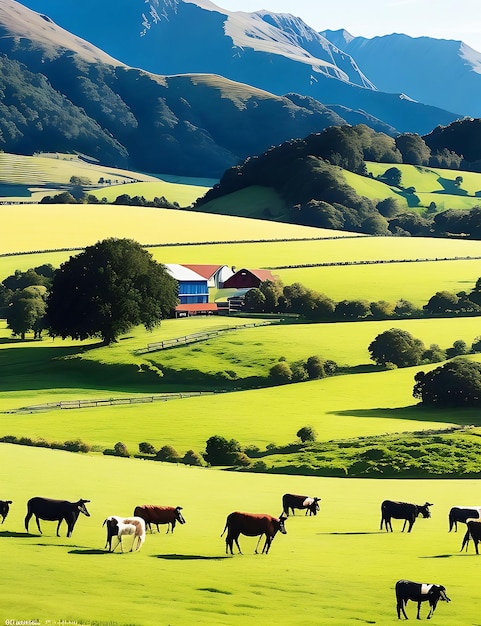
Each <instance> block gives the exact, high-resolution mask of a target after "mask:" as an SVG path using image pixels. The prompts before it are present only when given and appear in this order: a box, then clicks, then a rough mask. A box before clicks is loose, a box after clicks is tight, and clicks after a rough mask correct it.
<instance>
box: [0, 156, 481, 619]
mask: <svg viewBox="0 0 481 626" xmlns="http://www.w3.org/2000/svg"><path fill="white" fill-rule="evenodd" d="M52 160H53V161H55V160H54V159H52ZM468 184H469V185H475V183H473V182H471V181H468V180H467V179H466V185H468ZM463 185H464V183H463ZM124 187H125V188H127V187H128V185H125V186H124ZM473 188H474V187H473ZM469 189H471V187H469ZM258 191H259V190H258ZM264 191H265V190H264ZM264 191H263V192H262V193H260V191H259V195H258V205H257V208H261V209H262V210H264V209H266V210H269V211H270V212H271V215H272V212H273V211H276V210H281V209H279V207H277V208H276V206H277V205H275V201H276V198H275V197H273V196H272V195H269V194H268V193H267V192H266V193H264ZM163 195H164V194H163ZM252 198H253V196H251V195H249V194H247V195H246V196H245V198H244V200H245V201H246V204H245V206H244V207H243V211H245V212H246V214H247V213H248V211H249V210H250V207H251V205H249V204H248V201H249V200H251V199H252ZM0 210H1V212H2V231H1V233H0V251H1V252H12V253H15V252H19V251H35V250H40V249H42V250H44V249H56V248H64V247H83V246H85V245H88V244H91V243H94V242H96V241H97V240H99V239H102V238H104V237H106V236H118V237H122V236H128V237H132V238H134V239H137V240H138V241H140V242H141V243H143V244H148V243H151V244H154V243H155V244H158V243H184V244H187V243H196V242H197V243H198V244H200V243H205V242H212V243H210V244H209V245H182V246H169V247H153V248H151V251H152V253H153V255H154V257H155V258H156V259H157V260H159V261H161V262H166V263H170V262H172V263H219V264H227V265H236V266H237V267H238V268H239V267H273V268H279V267H280V266H289V265H307V264H316V263H341V262H345V261H372V260H395V261H400V260H404V259H418V261H417V262H413V263H400V262H396V263H379V264H372V265H334V266H330V267H312V268H308V267H303V268H295V269H294V268H293V269H276V270H274V273H275V274H278V275H279V276H281V278H282V280H283V281H284V283H285V284H291V283H292V282H295V281H299V282H302V283H303V284H305V285H306V286H308V287H311V288H313V289H316V290H318V291H320V292H323V293H326V294H327V295H328V296H330V297H332V298H333V299H335V300H341V299H344V298H349V299H352V298H356V297H362V298H367V299H369V300H380V299H384V300H388V301H395V300H397V299H399V298H401V297H402V298H406V299H408V300H411V301H412V302H414V303H415V304H418V305H422V304H425V303H426V302H427V299H428V298H429V297H430V296H431V295H433V293H434V292H435V291H437V290H441V289H447V290H449V291H460V290H466V291H470V290H471V289H472V288H473V287H474V283H475V281H476V279H477V278H478V277H479V276H480V275H481V263H480V261H479V260H475V259H468V260H450V261H440V260H438V261H419V259H424V258H429V259H440V258H445V257H475V256H481V243H480V242H476V241H470V242H467V241H466V242H463V241H447V240H434V239H433V240H431V239H429V240H428V239H415V238H362V237H361V238H339V239H335V240H334V239H325V240H324V241H283V242H279V241H277V242H276V241H273V240H275V239H282V238H298V239H301V238H303V237H315V236H321V237H332V236H334V235H338V234H339V233H335V232H332V231H318V230H317V229H313V228H305V227H301V226H292V225H287V224H282V223H277V222H263V221H262V220H252V219H246V218H244V219H242V218H235V217H224V216H220V215H213V214H203V213H193V212H188V211H167V210H161V209H141V208H134V207H107V206H104V205H100V206H88V205H82V206H74V205H72V206H68V207H66V206H65V205H61V206H55V205H53V206H52V205H47V206H44V205H42V206H40V205H29V206H24V205H13V206H2V207H1V209H0ZM234 239H236V240H248V241H251V242H252V241H254V240H257V239H266V240H271V241H263V242H262V243H237V244H226V243H221V242H222V241H231V240H234ZM69 254H71V253H70V252H62V253H61V252H55V253H48V254H40V253H34V254H28V255H13V256H8V257H2V258H0V280H2V279H3V278H4V277H6V276H7V275H9V274H11V273H13V271H15V269H23V270H25V269H28V268H29V267H33V266H36V265H39V264H42V263H46V262H51V263H52V264H53V265H55V266H58V264H59V263H60V262H61V261H63V260H65V259H67V258H68V256H69ZM478 321H479V318H461V319H452V320H442V319H435V320H434V319H433V320H405V321H392V320H391V321H388V322H382V323H381V322H362V323H343V324H301V325H285V326H284V325H283V326H276V327H274V326H272V327H262V328H257V329H249V330H246V329H242V330H241V329H239V330H232V331H229V332H228V333H226V334H224V335H221V336H219V337H218V338H217V339H215V340H209V341H208V342H204V343H199V344H194V345H192V346H191V347H190V348H179V349H176V350H170V351H165V352H153V353H148V354H145V353H140V352H138V351H139V349H142V348H144V347H145V346H146V344H147V343H152V342H154V341H159V340H163V339H167V338H172V337H178V336H182V335H185V334H189V333H193V332H199V331H201V330H207V329H212V328H216V327H219V326H225V325H232V326H236V325H238V324H243V323H244V322H245V320H242V319H240V318H235V319H234V318H228V319H226V318H214V317H211V318H190V319H184V320H166V321H164V322H163V323H162V325H161V326H160V328H158V329H156V330H155V331H154V332H153V333H147V332H145V331H144V330H143V329H140V328H135V329H132V332H130V333H128V334H127V335H126V336H124V337H122V338H121V341H119V342H118V344H115V345H113V346H111V347H108V348H107V347H99V346H98V344H96V342H95V341H94V340H92V341H86V342H75V341H69V340H67V341H60V340H58V339H57V340H55V341H53V340H51V339H48V338H45V339H44V340H43V341H40V342H38V341H36V342H34V341H30V340H29V341H26V342H20V341H13V340H12V339H11V337H10V336H9V332H8V330H7V329H6V326H5V322H2V323H1V325H0V380H1V381H2V382H1V389H2V393H1V394H0V436H5V435H15V436H17V437H21V436H25V437H31V438H34V439H35V438H44V439H46V440H47V441H49V442H53V441H59V442H64V441H66V440H69V439H77V438H80V439H82V440H83V441H85V442H87V443H88V444H90V445H92V446H93V450H94V451H93V452H91V453H90V454H87V455H82V454H74V453H67V452H61V451H56V450H49V449H43V448H34V447H25V446H18V445H15V446H14V445H7V444H0V484H1V485H2V488H1V492H0V498H1V499H9V500H13V504H12V507H11V512H10V515H9V517H8V518H7V520H6V522H5V523H4V524H3V526H1V527H0V539H1V540H2V542H1V545H2V565H3V568H4V571H5V572H6V575H5V577H4V581H3V584H2V586H1V590H0V620H3V621H5V620H17V621H21V620H34V619H35V620H37V619H38V620H40V623H42V624H47V621H48V620H50V622H51V623H53V622H56V623H66V622H67V621H71V622H75V623H76V625H77V626H79V625H80V624H85V625H87V624H88V625H94V624H95V625H96V624H98V625H99V626H107V625H110V626H114V625H117V624H118V625H119V626H127V625H135V626H151V625H152V626H154V625H157V624H171V625H172V626H185V625H187V626H191V625H194V624H206V625H209V626H210V625H219V626H231V625H232V626H233V625H236V624H241V623H242V624H245V623H246V622H248V623H259V624H265V623H268V622H269V621H273V620H276V621H279V622H282V623H283V624H287V625H297V624H299V626H300V625H302V626H305V625H311V624H312V625H313V626H314V625H315V626H318V625H319V624H322V625H323V626H324V625H329V626H331V625H332V626H349V625H351V624H352V625H353V626H354V625H355V624H359V622H361V623H376V624H393V623H395V622H397V617H396V612H395V598H394V584H395V581H396V580H398V579H400V578H410V579H413V580H417V581H419V582H434V583H439V584H443V585H445V586H446V588H447V591H448V595H449V596H450V597H451V598H452V603H450V604H449V605H445V604H444V603H440V605H439V606H438V608H437V612H436V614H435V620H436V622H438V623H441V624H445V625H446V626H451V625H452V626H455V625H456V626H458V625H459V624H466V625H468V626H469V625H472V626H479V624H480V623H481V622H480V620H479V616H478V608H477V605H476V599H477V597H478V595H479V594H478V582H477V581H478V576H477V570H478V565H479V564H478V562H477V561H478V559H477V558H476V557H475V556H474V554H473V548H472V547H471V550H470V552H469V553H468V554H465V553H463V554H461V553H460V552H459V549H460V546H461V541H462V536H463V532H462V530H461V531H460V532H458V533H457V535H456V534H454V533H452V534H448V532H447V530H448V524H447V514H448V510H449V508H450V507H451V506H453V505H475V504H479V503H477V502H476V498H477V496H476V489H477V486H478V482H479V481H476V480H452V481H441V480H406V481H404V480H366V479H334V478H319V477H306V476H301V475H297V476H296V475H269V474H259V473H256V474H250V473H248V472H243V473H237V472H232V471H222V470H219V469H212V468H209V469H207V468H193V467H186V466H184V465H173V464H164V463H159V462H154V461H149V460H140V459H133V458H131V459H121V458H115V457H111V456H104V455H102V454H101V453H100V451H101V450H103V449H105V448H112V447H113V446H114V444H115V443H116V442H118V441H122V442H124V443H125V444H126V445H127V447H128V449H129V451H130V453H131V454H136V453H137V452H138V444H139V443H140V442H142V441H148V442H150V443H152V444H153V445H154V447H155V448H156V449H158V448H160V447H161V446H163V445H166V444H169V445H172V446H174V447H175V448H176V449H177V450H178V451H179V452H180V453H181V454H183V453H184V452H185V451H187V450H188V449H193V450H195V451H196V452H202V451H203V450H204V449H205V443H206V440H207V439H208V438H209V437H211V436H212V435H220V436H223V437H226V438H228V439H230V438H235V439H236V440H238V441H239V442H240V443H241V445H243V446H246V445H249V444H253V445H257V446H259V447H260V448H261V449H262V448H265V447H266V445H268V444H269V443H275V444H277V445H285V444H288V443H290V442H293V441H295V440H296V432H297V430H298V429H299V428H300V427H302V426H305V425H307V424H310V425H312V426H314V428H315V429H316V430H317V433H318V439H319V440H320V441H321V442H322V441H329V440H337V439H346V438H355V437H361V436H368V435H374V436H375V435H382V434H384V433H403V432H410V431H420V430H426V429H434V430H437V429H443V428H446V427H451V426H457V425H471V424H474V425H476V426H479V425H481V421H480V418H479V411H477V410H475V409H472V410H464V411H460V410H443V411H440V410H427V409H424V408H422V407H420V406H418V405H417V404H416V401H415V400H414V398H413V397H412V388H413V384H414V375H415V373H416V372H417V371H419V369H424V370H426V369H428V366H424V367H422V368H421V367H417V368H406V369H398V370H393V371H379V370H378V369H377V368H375V367H374V366H372V364H370V361H369V354H368V351H367V346H368V345H369V343H370V342H371V341H372V340H373V339H374V337H375V336H376V334H378V333H379V332H382V330H384V329H386V328H391V327H396V328H406V329H407V330H409V332H411V333H412V334H413V335H414V336H415V337H419V338H421V339H422V340H423V341H424V342H425V344H426V345H428V344H430V343H439V344H440V345H441V346H442V347H444V348H446V347H448V346H449V345H451V344H452V342H453V341H454V340H456V339H464V340H465V341H466V342H467V343H468V345H469V344H470V343H471V342H472V340H473V339H474V338H475V337H476V336H477V335H479V334H481V331H480V329H479V324H478ZM313 354H319V355H320V356H322V357H324V358H330V359H333V360H335V361H336V362H338V363H339V364H340V365H343V366H349V367H351V368H352V369H351V371H352V373H350V374H346V375H340V376H334V377H330V378H326V379H323V380H319V381H311V382H306V383H298V384H291V385H285V386H281V387H271V388H264V389H261V388H259V389H252V390H249V391H239V392H233V393H218V394H215V395H205V396H200V397H193V398H182V399H173V400H169V401H165V402H162V401H156V402H150V403H146V404H130V405H124V406H102V407H89V408H83V409H71V410H61V409H53V408H51V409H49V410H42V411H31V410H30V411H20V412H19V411H17V409H19V408H20V407H26V406H31V405H36V404H41V403H45V402H59V401H61V400H68V399H81V398H90V399H92V398H93V399H101V398H103V399H107V398H120V397H123V398H127V397H129V398H139V397H145V396H153V395H156V394H159V393H163V392H166V391H180V390H183V391H186V390H192V389H195V387H196V385H195V381H196V380H197V378H196V376H197V377H198V373H197V374H196V371H195V370H197V369H201V370H202V371H204V372H205V371H208V372H211V373H216V372H218V371H225V370H227V369H229V370H238V373H239V375H242V376H249V375H261V374H262V372H265V369H266V368H268V367H269V366H270V364H272V363H273V362H275V361H276V360H277V359H278V358H279V357H281V356H283V357H285V358H286V359H287V360H289V361H291V360H296V359H306V358H307V357H309V356H311V355H313ZM470 358H476V359H478V358H479V356H478V355H476V356H473V357H470ZM155 366H158V367H160V368H162V367H163V366H168V367H171V368H172V369H173V370H182V369H183V370H184V371H185V372H187V374H186V375H185V376H184V378H183V379H182V381H181V383H180V384H177V385H176V384H175V383H174V384H172V383H171V382H168V383H167V382H165V381H164V380H163V378H162V377H160V376H159V375H158V371H157V370H156V369H155ZM429 367H434V366H429ZM189 372H192V377H191V378H189V376H190V374H189ZM473 433H474V434H473V437H474V435H476V434H477V431H476V432H474V431H473ZM285 492H293V493H305V494H310V495H317V496H319V497H321V498H322V501H321V513H320V515H319V516H317V517H314V518H312V517H304V516H303V515H297V516H295V517H294V518H292V517H291V518H289V519H288V520H287V523H286V526H287V532H288V534H287V535H286V536H279V537H276V539H275V541H274V544H273V547H272V549H271V553H270V554H269V555H268V556H267V557H266V556H262V555H254V554H253V551H254V547H255V540H254V539H253V538H245V537H243V538H242V537H241V540H240V543H241V546H242V548H243V551H244V555H242V556H237V555H236V556H234V557H230V556H226V555H225V544H224V539H222V538H221V537H220V534H221V532H222V529H223V527H224V523H225V517H226V515H227V514H228V513H229V512H231V511H233V510H245V511H251V512H267V513H271V514H274V515H278V514H279V513H280V512H281V496H282V494H283V493H285ZM35 495H42V496H47V497H54V498H67V499H69V500H77V499H79V498H87V499H89V500H91V502H90V503H89V504H88V505H87V506H88V508H89V511H90V513H91V517H89V518H86V517H84V516H81V518H80V519H79V520H78V523H77V526H76V528H75V531H74V534H73V537H72V538H70V539H67V538H66V537H65V536H64V535H65V528H62V531H63V532H62V535H63V536H62V537H60V538H57V537H56V536H55V528H56V526H55V524H54V523H52V522H43V523H42V528H43V531H44V534H43V536H40V535H39V534H38V533H37V529H36V527H35V524H34V520H31V522H30V524H31V525H30V528H29V530H30V533H26V532H25V529H24V525H23V519H24V516H25V512H26V502H27V500H28V499H29V498H30V497H32V496H35ZM386 498H392V499H399V500H407V501H411V502H417V503H419V504H422V503H424V502H426V501H429V502H433V503H434V506H433V508H432V513H433V517H432V519H430V520H419V521H417V522H416V524H415V526H414V529H413V532H412V533H411V534H409V535H408V534H402V533H401V532H400V527H401V525H400V523H399V522H398V523H396V522H394V524H393V526H394V528H395V532H394V533H392V534H388V533H385V532H380V531H379V521H380V511H379V510H380V503H381V502H382V500H384V499H386ZM142 503H156V504H166V505H173V506H176V505H181V506H183V507H184V508H183V513H184V516H185V518H186V520H187V523H186V525H185V526H182V527H179V526H177V528H176V530H175V533H174V534H173V535H171V534H169V535H166V534H165V529H164V530H163V532H162V534H157V533H154V534H153V535H148V536H147V540H146V543H145V546H144V547H143V548H142V550H141V551H140V552H139V553H135V554H124V555H121V554H112V555H111V554H107V553H105V552H104V550H103V546H104V541H105V529H104V528H102V522H103V520H104V519H105V517H106V516H108V515H111V514H116V515H130V514H131V513H132V512H133V509H134V507H135V506H136V505H137V504H142ZM126 545H129V544H128V543H127V544H126ZM407 611H408V615H409V616H410V618H411V619H414V616H415V606H414V605H412V604H410V605H408V609H407ZM426 613H427V610H426V608H425V607H423V612H422V615H423V617H424V616H425V615H426ZM5 623H6V622H5Z"/></svg>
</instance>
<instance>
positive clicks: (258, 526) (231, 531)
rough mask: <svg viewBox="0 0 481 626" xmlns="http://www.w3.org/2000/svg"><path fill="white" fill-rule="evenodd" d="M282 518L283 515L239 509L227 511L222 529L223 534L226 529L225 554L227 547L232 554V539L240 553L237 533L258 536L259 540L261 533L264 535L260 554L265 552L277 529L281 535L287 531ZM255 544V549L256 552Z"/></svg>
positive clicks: (267, 550)
mask: <svg viewBox="0 0 481 626" xmlns="http://www.w3.org/2000/svg"><path fill="white" fill-rule="evenodd" d="M284 520H285V517H284V515H281V516H280V517H272V515H267V514H265V513H240V512H239V511H235V512H234V513H229V515H228V516H227V520H226V523H225V527H224V530H223V531H222V535H223V534H224V533H225V531H226V530H227V537H226V539H225V552H226V554H227V553H228V550H229V549H230V553H231V554H234V552H233V546H234V541H235V543H236V546H237V549H238V550H239V554H242V552H241V549H240V545H239V541H238V540H239V535H241V534H242V535H246V536H247V537H257V536H259V541H260V540H261V537H262V535H265V536H266V541H265V543H264V547H263V548H262V554H264V553H265V554H267V553H268V552H269V548H270V547H271V543H272V541H273V539H274V537H275V536H276V534H277V531H280V532H281V533H282V534H283V535H285V534H286V533H287V531H286V528H285V525H284ZM222 535H221V537H222ZM259 541H258V542H257V546H258V545H259ZM257 546H256V549H255V553H256V554H257Z"/></svg>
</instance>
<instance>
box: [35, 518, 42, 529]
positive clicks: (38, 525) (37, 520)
mask: <svg viewBox="0 0 481 626" xmlns="http://www.w3.org/2000/svg"><path fill="white" fill-rule="evenodd" d="M35 521H36V522H37V528H38V532H39V533H40V534H42V529H41V528H40V518H39V517H38V515H35Z"/></svg>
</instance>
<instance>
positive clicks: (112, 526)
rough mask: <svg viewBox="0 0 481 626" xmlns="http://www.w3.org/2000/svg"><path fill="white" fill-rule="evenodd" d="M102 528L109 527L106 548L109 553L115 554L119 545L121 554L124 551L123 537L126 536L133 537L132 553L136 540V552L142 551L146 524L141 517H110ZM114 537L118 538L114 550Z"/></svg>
mask: <svg viewBox="0 0 481 626" xmlns="http://www.w3.org/2000/svg"><path fill="white" fill-rule="evenodd" d="M102 526H107V542H106V543H105V548H107V547H108V549H109V552H114V551H115V548H117V546H118V545H119V544H120V550H121V552H123V551H124V548H123V545H122V537H123V536H124V535H133V540H132V545H131V547H130V552H132V551H133V549H134V545H135V541H136V540H137V547H136V550H140V548H141V547H142V545H143V543H144V541H145V522H144V520H143V519H142V518H141V517H120V516H119V515H110V516H109V517H107V519H105V520H104V523H103V524H102ZM114 537H117V544H116V545H115V546H114V548H112V539H113V538H114Z"/></svg>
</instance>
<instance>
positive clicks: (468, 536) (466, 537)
mask: <svg viewBox="0 0 481 626" xmlns="http://www.w3.org/2000/svg"><path fill="white" fill-rule="evenodd" d="M469 538H470V533H469V528H468V530H467V531H466V534H465V535H464V537H463V545H462V546H461V550H460V552H462V551H463V550H464V546H466V552H467V551H468V545H469Z"/></svg>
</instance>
